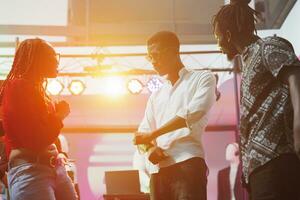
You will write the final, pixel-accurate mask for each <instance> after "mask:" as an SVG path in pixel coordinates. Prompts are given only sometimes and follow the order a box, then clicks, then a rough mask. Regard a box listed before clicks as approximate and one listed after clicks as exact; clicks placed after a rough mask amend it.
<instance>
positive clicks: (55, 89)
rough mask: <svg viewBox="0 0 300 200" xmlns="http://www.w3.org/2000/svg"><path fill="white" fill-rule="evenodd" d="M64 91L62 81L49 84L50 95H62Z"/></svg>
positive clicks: (53, 81) (48, 91)
mask: <svg viewBox="0 0 300 200" xmlns="http://www.w3.org/2000/svg"><path fill="white" fill-rule="evenodd" d="M63 89H64V85H63V84H62V83H61V82H60V81H58V80H56V79H54V80H51V81H49V82H48V83H47V88H46V91H47V93H49V94H50V95H60V94H61V92H62V91H63Z"/></svg>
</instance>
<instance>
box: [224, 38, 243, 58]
mask: <svg viewBox="0 0 300 200" xmlns="http://www.w3.org/2000/svg"><path fill="white" fill-rule="evenodd" d="M220 46H221V47H222V49H223V52H224V53H225V54H226V56H227V59H228V60H229V61H232V60H233V59H234V57H235V56H236V55H237V54H239V52H238V51H237V49H236V48H235V47H234V46H233V45H232V44H231V43H229V42H227V41H226V42H225V41H223V42H222V43H221V44H220Z"/></svg>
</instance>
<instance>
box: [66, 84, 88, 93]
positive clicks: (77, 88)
mask: <svg viewBox="0 0 300 200" xmlns="http://www.w3.org/2000/svg"><path fill="white" fill-rule="evenodd" d="M85 88H86V87H85V84H84V83H83V82H82V81H81V80H72V81H71V83H70V84H69V86H68V89H69V91H70V92H71V94H72V95H80V94H82V93H83V92H84V90H85Z"/></svg>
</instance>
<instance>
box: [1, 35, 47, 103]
mask: <svg viewBox="0 0 300 200" xmlns="http://www.w3.org/2000/svg"><path fill="white" fill-rule="evenodd" d="M47 46H48V45H47V43H46V42H45V41H44V40H42V39H39V38H35V39H27V40H24V41H23V42H21V44H20V45H19V47H18V49H17V52H16V54H15V58H14V61H13V65H12V68H11V70H10V72H9V74H8V75H7V77H6V80H5V81H4V82H3V84H2V85H1V86H0V105H1V102H2V98H3V92H4V89H5V86H6V84H7V83H8V82H9V81H10V80H14V79H16V78H33V79H41V78H42V77H40V74H41V69H40V67H41V60H42V59H43V54H44V52H45V48H47ZM43 81H44V80H39V84H38V89H39V90H40V93H41V95H42V96H45V92H44V89H43V86H42V83H43Z"/></svg>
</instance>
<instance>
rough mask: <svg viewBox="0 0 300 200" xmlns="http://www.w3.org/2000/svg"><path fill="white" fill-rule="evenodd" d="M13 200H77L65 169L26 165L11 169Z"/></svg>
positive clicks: (9, 183) (9, 177)
mask: <svg viewBox="0 0 300 200" xmlns="http://www.w3.org/2000/svg"><path fill="white" fill-rule="evenodd" d="M8 186H9V193H10V199H11V200H75V199H77V196H76V193H75V190H74V186H73V183H72V182H71V179H70V178H69V177H68V175H67V173H66V170H65V167H64V166H63V165H62V164H60V165H57V166H56V167H54V168H51V167H49V166H46V165H43V164H38V163H26V164H22V165H19V166H16V167H13V168H11V169H9V171H8Z"/></svg>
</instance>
